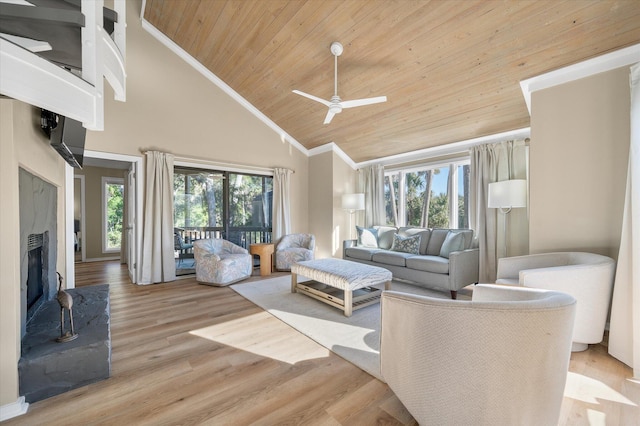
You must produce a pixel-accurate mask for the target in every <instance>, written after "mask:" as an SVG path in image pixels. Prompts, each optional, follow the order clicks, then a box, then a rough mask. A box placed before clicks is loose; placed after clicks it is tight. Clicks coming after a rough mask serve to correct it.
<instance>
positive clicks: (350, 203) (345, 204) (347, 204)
mask: <svg viewBox="0 0 640 426" xmlns="http://www.w3.org/2000/svg"><path fill="white" fill-rule="evenodd" d="M342 208H343V209H345V210H364V194H343V195H342Z"/></svg>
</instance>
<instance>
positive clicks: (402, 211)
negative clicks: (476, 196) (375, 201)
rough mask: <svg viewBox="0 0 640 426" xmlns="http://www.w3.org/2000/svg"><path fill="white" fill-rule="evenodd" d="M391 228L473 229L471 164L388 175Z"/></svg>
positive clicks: (387, 204)
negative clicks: (470, 217) (471, 221)
mask: <svg viewBox="0 0 640 426" xmlns="http://www.w3.org/2000/svg"><path fill="white" fill-rule="evenodd" d="M384 192H385V209H386V219H387V224H388V225H394V226H419V227H424V228H468V227H469V213H468V212H469V207H468V206H469V165H468V161H466V162H458V163H451V164H447V165H444V166H436V167H422V168H415V169H410V170H401V171H393V172H387V173H385V185H384Z"/></svg>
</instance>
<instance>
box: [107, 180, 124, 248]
mask: <svg viewBox="0 0 640 426" xmlns="http://www.w3.org/2000/svg"><path fill="white" fill-rule="evenodd" d="M123 212H124V179H121V178H113V177H103V178H102V251H103V252H105V253H108V252H116V251H120V241H121V240H122V223H123V220H124V219H123Z"/></svg>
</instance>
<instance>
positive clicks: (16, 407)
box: [0, 396, 29, 422]
mask: <svg viewBox="0 0 640 426" xmlns="http://www.w3.org/2000/svg"><path fill="white" fill-rule="evenodd" d="M28 409H29V403H28V402H24V396H21V397H19V398H18V400H17V401H16V402H12V403H11V404H5V405H2V406H0V422H3V421H5V420H9V419H12V418H14V417H18V416H21V415H23V414H24V413H26V412H27V410H28Z"/></svg>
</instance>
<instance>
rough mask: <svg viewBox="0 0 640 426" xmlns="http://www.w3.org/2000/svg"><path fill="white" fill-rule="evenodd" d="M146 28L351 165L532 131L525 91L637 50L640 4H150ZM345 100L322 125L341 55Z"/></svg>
mask: <svg viewBox="0 0 640 426" xmlns="http://www.w3.org/2000/svg"><path fill="white" fill-rule="evenodd" d="M144 16H145V19H147V20H148V21H149V22H150V23H151V24H152V25H154V26H155V27H156V28H158V29H159V30H160V31H162V32H163V33H164V34H166V35H167V36H168V37H169V38H171V39H172V40H173V41H174V42H175V43H177V44H178V45H179V46H181V47H182V48H183V49H184V50H185V51H187V52H188V53H189V54H191V55H192V56H193V57H194V58H196V59H197V60H199V61H200V62H201V63H202V64H203V65H205V66H206V67H207V68H208V69H209V70H211V71H212V72H213V73H214V74H215V75H217V76H218V77H219V78H221V79H222V80H223V81H224V82H226V83H227V84H228V85H229V86H230V87H231V88H233V89H234V90H235V91H236V92H238V93H239V94H240V95H242V96H243V97H244V98H245V99H247V100H248V101H249V102H251V104H253V105H254V106H255V107H256V108H258V109H259V110H260V111H262V112H263V113H264V114H265V115H266V116H267V117H269V118H270V119H271V120H273V121H274V122H275V123H276V124H277V125H278V126H280V127H281V128H282V129H284V130H285V131H286V132H287V133H289V134H290V135H291V136H293V137H294V138H295V139H296V140H298V141H299V142H300V143H301V144H302V145H304V146H305V147H306V148H308V149H311V148H314V147H317V146H320V145H323V144H325V143H328V142H332V141H333V142H335V143H337V144H338V145H339V146H340V148H341V149H342V150H344V151H345V153H347V155H349V156H350V157H351V158H352V159H353V160H354V161H355V162H362V161H367V160H372V159H376V158H380V157H385V156H389V155H394V154H400V153H404V152H409V151H414V150H418V149H423V148H428V147H434V146H439V145H443V144H447V143H451V142H457V141H462V140H468V139H471V138H475V137H480V136H485V135H491V134H495V133H500V132H505V131H510V130H515V129H520V128H524V127H528V126H529V118H530V117H529V113H528V111H527V107H526V104H525V101H524V97H523V95H522V92H521V90H520V85H519V82H520V81H521V80H524V79H527V78H530V77H534V76H536V75H539V74H542V73H545V72H548V71H552V70H554V69H558V68H561V67H564V66H567V65H571V64H574V63H577V62H580V61H583V60H585V59H589V58H593V57H596V56H599V55H602V54H604V53H608V52H612V51H615V50H618V49H621V48H623V47H627V46H630V45H633V44H637V43H639V42H640V1H639V0H618V1H604V0H603V1H582V0H569V1H559V0H551V1H540V0H539V1H473V0H466V1H449V0H436V1H408V0H396V1H393V0H310V1H286V0H147V2H146V8H145V11H144ZM333 41H339V42H341V43H342V44H343V45H344V53H343V54H342V56H340V57H339V58H338V94H339V95H340V97H341V98H342V100H343V101H344V100H352V99H360V98H367V97H374V96H382V95H386V96H387V98H388V101H387V102H386V103H382V104H376V105H368V106H362V107H358V108H351V109H346V110H344V111H343V112H342V113H340V114H338V115H336V116H335V117H334V119H333V121H332V122H331V123H330V124H328V125H324V124H323V121H324V118H325V115H326V113H327V108H326V107H325V106H324V105H322V104H320V103H317V102H314V101H311V100H309V99H306V98H304V97H302V96H299V95H296V94H294V93H292V92H291V91H292V90H293V89H298V90H301V91H303V92H306V93H310V94H313V95H315V96H318V97H320V98H323V99H327V100H328V99H330V97H331V96H332V95H333V89H334V87H333V85H334V69H333V67H334V57H333V55H332V54H331V52H330V50H329V47H330V44H331V42H333Z"/></svg>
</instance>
